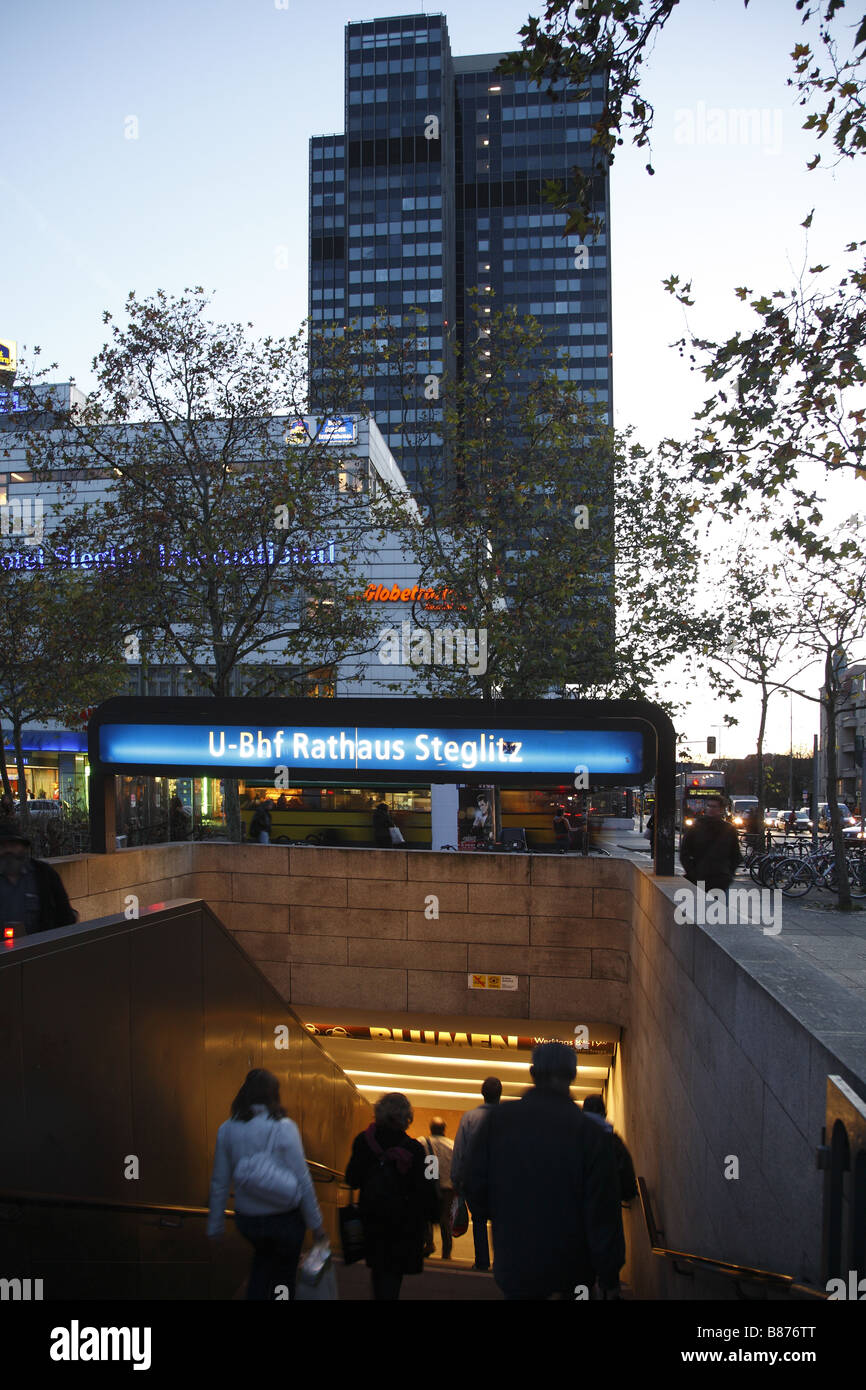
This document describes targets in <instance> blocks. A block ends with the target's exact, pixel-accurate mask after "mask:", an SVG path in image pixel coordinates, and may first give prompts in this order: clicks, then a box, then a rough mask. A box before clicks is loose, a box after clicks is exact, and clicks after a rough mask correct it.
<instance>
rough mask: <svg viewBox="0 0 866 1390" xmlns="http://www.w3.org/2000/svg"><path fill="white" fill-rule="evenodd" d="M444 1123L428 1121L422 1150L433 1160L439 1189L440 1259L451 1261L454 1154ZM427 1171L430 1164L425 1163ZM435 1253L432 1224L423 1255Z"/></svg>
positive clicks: (428, 1228)
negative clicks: (427, 1132) (452, 1161)
mask: <svg viewBox="0 0 866 1390" xmlns="http://www.w3.org/2000/svg"><path fill="white" fill-rule="evenodd" d="M445 1128H446V1126H445V1121H444V1120H443V1119H441V1118H440V1117H439V1116H438V1115H437V1116H435V1118H434V1119H432V1120H431V1121H430V1134H429V1136H428V1137H427V1138H426V1139H424V1141H423V1143H424V1148H425V1149H426V1151H427V1158H428V1159H429V1158H435V1159H436V1163H435V1164H434V1165H433V1167H434V1171H435V1174H436V1181H437V1185H438V1189H439V1233H440V1235H441V1236H442V1258H443V1260H450V1259H451V1244H452V1240H453V1237H452V1234H451V1204H452V1202H453V1201H454V1187H453V1184H452V1181H451V1160H452V1156H453V1152H454V1140H453V1139H446V1137H445ZM426 1166H427V1168H428V1170H429V1168H430V1166H431V1165H430V1164H429V1163H427V1165H426ZM434 1252H435V1245H434V1243H433V1222H432V1221H431V1222H430V1223H429V1225H428V1227H427V1243H426V1245H425V1247H424V1254H425V1255H432V1254H433V1253H434Z"/></svg>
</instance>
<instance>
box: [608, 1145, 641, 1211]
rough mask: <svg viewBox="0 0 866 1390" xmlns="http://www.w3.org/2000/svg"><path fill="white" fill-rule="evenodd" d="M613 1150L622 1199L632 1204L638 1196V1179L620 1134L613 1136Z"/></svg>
mask: <svg viewBox="0 0 866 1390" xmlns="http://www.w3.org/2000/svg"><path fill="white" fill-rule="evenodd" d="M613 1148H614V1154H615V1156H616V1175H617V1177H618V1178H619V1191H620V1198H621V1200H622V1201H623V1202H630V1201H631V1199H632V1197H636V1196H637V1179H636V1178H635V1175H634V1164H633V1163H632V1160H631V1154H630V1153H629V1151H628V1149H627V1148H626V1146H625V1144H624V1143H623V1142H622V1140H621V1139H620V1137H619V1135H618V1134H614V1136H613Z"/></svg>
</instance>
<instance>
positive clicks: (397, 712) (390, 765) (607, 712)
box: [88, 697, 675, 873]
mask: <svg viewBox="0 0 866 1390" xmlns="http://www.w3.org/2000/svg"><path fill="white" fill-rule="evenodd" d="M88 735H89V756H90V767H91V798H90V801H91V825H92V831H93V837H92V843H93V845H94V848H96V847H97V846H102V845H103V844H104V845H105V849H106V851H110V850H113V849H114V847H115V846H114V825H113V819H114V811H113V795H114V775H115V774H121V775H128V776H135V775H139V774H143V773H145V774H146V773H149V774H151V775H153V776H159V775H163V776H168V775H173V776H178V775H183V776H209V777H220V778H222V777H250V776H253V777H255V778H256V779H258V780H261V779H264V778H267V779H268V780H271V779H273V781H274V785H277V784H278V783H277V778H278V777H279V778H281V779H283V778H285V776H286V775H287V774H288V776H289V777H290V778H294V779H297V780H306V781H312V782H316V781H320V782H325V783H327V782H331V781H334V780H335V779H337V778H339V777H342V778H343V779H344V785H347V786H352V785H354V780H353V779H354V778H355V777H356V776H357V775H358V774H363V775H364V776H365V778H366V779H368V780H369V779H371V778H372V779H373V781H374V782H378V783H380V784H382V785H387V784H388V783H392V784H393V783H399V784H400V785H402V786H406V785H407V784H408V785H410V786H412V785H415V786H417V785H419V784H420V785H422V786H423V785H425V784H429V783H451V784H454V783H457V782H459V783H461V784H469V785H471V784H473V783H478V784H479V785H483V786H490V785H491V783H495V784H496V785H497V786H501V787H520V786H524V787H525V786H534V787H554V788H556V789H557V790H558V791H565V790H567V789H571V788H579V789H589V788H591V787H594V786H598V787H604V786H630V787H636V786H640V785H645V784H646V783H647V782H649V781H650V779H651V778H652V777H653V776H655V778H656V851H657V853H656V863H657V868H658V871H659V872H662V873H673V806H674V743H675V740H674V731H673V727H672V725H671V722H670V720H669V719H668V717H667V715H666V714H665V713H664V712H663V711H662V710H660V709H658V708H657V706H655V705H650V704H646V703H644V702H641V701H631V700H495V701H490V702H487V701H481V700H447V699H446V700H424V699H418V700H403V699H390V698H382V699H376V700H369V699H368V700H356V699H337V700H321V699H319V700H316V699H307V700H303V699H301V700H297V699H296V700H279V699H268V700H255V699H246V698H238V699H207V698H197V697H196V698H189V699H159V698H156V697H140V698H138V697H120V698H118V699H114V700H107V701H106V702H105V703H104V704H102V705H100V706H99V707H98V709H97V710H96V711H95V712H94V714H93V716H92V718H91V719H90V721H89V724H88ZM279 784H280V785H284V786H285V785H288V783H286V782H285V781H281V782H280V783H279ZM103 793H104V797H103ZM109 830H110V833H109ZM661 863H663V864H664V866H665V867H663V868H660V867H658V866H659V865H660V864H661Z"/></svg>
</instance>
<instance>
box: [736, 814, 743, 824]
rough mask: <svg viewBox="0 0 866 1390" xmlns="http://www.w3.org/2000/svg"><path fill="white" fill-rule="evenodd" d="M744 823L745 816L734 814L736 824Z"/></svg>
mask: <svg viewBox="0 0 866 1390" xmlns="http://www.w3.org/2000/svg"><path fill="white" fill-rule="evenodd" d="M742 824H743V817H742V816H734V825H742Z"/></svg>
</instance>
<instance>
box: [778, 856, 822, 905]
mask: <svg viewBox="0 0 866 1390" xmlns="http://www.w3.org/2000/svg"><path fill="white" fill-rule="evenodd" d="M814 883H815V875H814V872H813V870H812V866H811V864H810V863H809V862H808V861H807V860H805V859H783V860H782V861H781V863H777V864H776V868H775V870H774V872H773V887H774V888H781V890H782V893H783V894H784V896H785V897H786V898H802V897H805V895H806V894H807V893H808V891H809V889H810V888H812V887H813V886H814Z"/></svg>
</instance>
